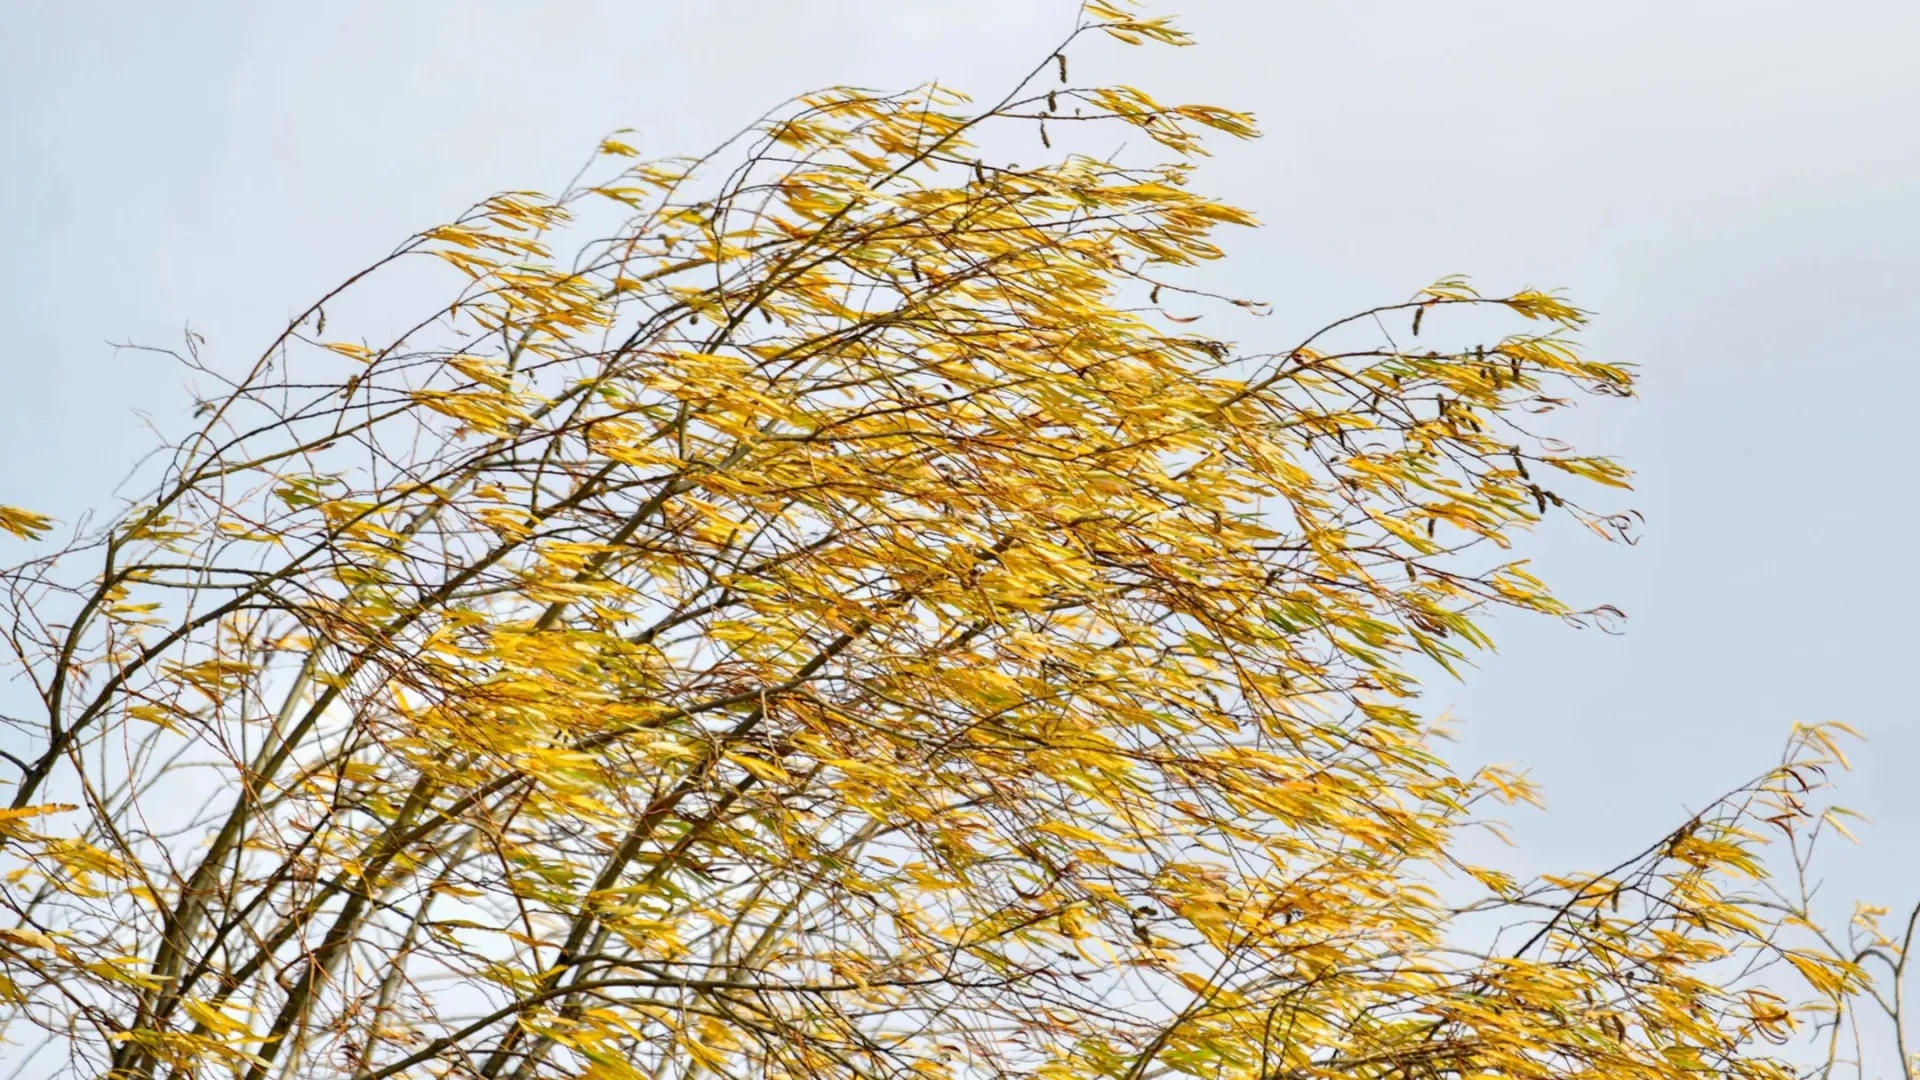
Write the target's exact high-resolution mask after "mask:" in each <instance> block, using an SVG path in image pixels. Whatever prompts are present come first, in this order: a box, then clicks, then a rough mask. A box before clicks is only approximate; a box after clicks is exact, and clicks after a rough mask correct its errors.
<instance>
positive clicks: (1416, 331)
mask: <svg viewBox="0 0 1920 1080" xmlns="http://www.w3.org/2000/svg"><path fill="white" fill-rule="evenodd" d="M1426 313H1427V309H1426V308H1425V307H1424V306H1422V307H1417V308H1414V309H1413V336H1414V337H1419V336H1420V317H1421V316H1422V315H1425V314H1426Z"/></svg>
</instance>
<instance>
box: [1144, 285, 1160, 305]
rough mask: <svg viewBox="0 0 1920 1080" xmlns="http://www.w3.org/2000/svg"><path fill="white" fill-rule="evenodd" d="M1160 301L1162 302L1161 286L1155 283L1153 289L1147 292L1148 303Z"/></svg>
mask: <svg viewBox="0 0 1920 1080" xmlns="http://www.w3.org/2000/svg"><path fill="white" fill-rule="evenodd" d="M1159 302H1160V286H1158V285H1155V286H1154V287H1153V291H1152V292H1150V293H1148V294H1147V303H1149V304H1157V303H1159Z"/></svg>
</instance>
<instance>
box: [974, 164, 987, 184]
mask: <svg viewBox="0 0 1920 1080" xmlns="http://www.w3.org/2000/svg"><path fill="white" fill-rule="evenodd" d="M973 178H974V179H975V180H978V181H980V182H981V183H983V184H984V183H986V182H987V170H986V169H985V168H984V167H983V166H982V165H981V164H980V163H979V162H977V161H976V162H974V163H973Z"/></svg>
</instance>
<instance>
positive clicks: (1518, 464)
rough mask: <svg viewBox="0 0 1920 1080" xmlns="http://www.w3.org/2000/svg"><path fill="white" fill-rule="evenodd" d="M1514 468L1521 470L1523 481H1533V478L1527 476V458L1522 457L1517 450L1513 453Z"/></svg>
mask: <svg viewBox="0 0 1920 1080" xmlns="http://www.w3.org/2000/svg"><path fill="white" fill-rule="evenodd" d="M1513 467H1514V468H1516V469H1518V470H1520V477H1521V479H1523V480H1531V479H1533V478H1532V477H1530V476H1528V475H1527V461H1526V459H1525V458H1523V457H1521V456H1520V451H1518V450H1515V451H1514V452H1513Z"/></svg>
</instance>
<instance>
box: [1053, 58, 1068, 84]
mask: <svg viewBox="0 0 1920 1080" xmlns="http://www.w3.org/2000/svg"><path fill="white" fill-rule="evenodd" d="M1053 58H1054V59H1055V60H1056V61H1058V62H1059V64H1060V81H1061V82H1066V81H1067V54H1066V53H1054V54H1053Z"/></svg>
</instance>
